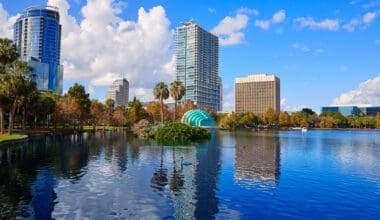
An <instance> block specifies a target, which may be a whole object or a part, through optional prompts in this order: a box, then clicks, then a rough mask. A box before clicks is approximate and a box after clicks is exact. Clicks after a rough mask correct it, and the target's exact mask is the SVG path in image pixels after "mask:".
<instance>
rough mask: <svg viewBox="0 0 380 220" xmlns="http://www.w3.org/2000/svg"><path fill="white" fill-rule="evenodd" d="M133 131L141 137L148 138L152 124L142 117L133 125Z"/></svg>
mask: <svg viewBox="0 0 380 220" xmlns="http://www.w3.org/2000/svg"><path fill="white" fill-rule="evenodd" d="M132 132H133V133H134V134H135V135H137V136H138V137H139V138H142V139H148V138H149V137H150V136H151V134H150V132H151V126H150V123H149V121H148V120H146V119H142V120H140V121H139V122H138V123H136V124H134V125H133V128H132Z"/></svg>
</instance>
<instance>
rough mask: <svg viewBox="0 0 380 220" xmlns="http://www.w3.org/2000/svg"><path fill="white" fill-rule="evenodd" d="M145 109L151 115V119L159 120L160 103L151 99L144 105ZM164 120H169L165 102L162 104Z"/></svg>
mask: <svg viewBox="0 0 380 220" xmlns="http://www.w3.org/2000/svg"><path fill="white" fill-rule="evenodd" d="M146 111H147V112H148V113H149V114H150V115H151V116H152V118H153V121H155V122H156V121H160V120H161V103H160V102H156V101H152V102H149V103H148V104H147V106H146ZM163 112H164V121H168V120H170V111H169V108H168V106H167V105H166V104H164V105H163Z"/></svg>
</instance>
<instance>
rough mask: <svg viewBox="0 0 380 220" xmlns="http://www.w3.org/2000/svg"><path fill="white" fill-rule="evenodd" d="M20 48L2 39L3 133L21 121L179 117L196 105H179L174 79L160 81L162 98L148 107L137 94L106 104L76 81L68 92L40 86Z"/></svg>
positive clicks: (124, 122) (51, 123) (49, 123)
mask: <svg viewBox="0 0 380 220" xmlns="http://www.w3.org/2000/svg"><path fill="white" fill-rule="evenodd" d="M18 58H19V55H18V53H17V48H16V46H15V45H14V44H13V42H12V41H11V40H9V39H0V133H4V132H5V128H6V127H7V130H8V133H9V134H11V133H12V131H13V129H14V127H15V126H17V127H18V128H21V129H23V130H25V129H29V128H63V129H66V128H70V129H74V130H81V129H83V127H84V126H86V125H87V126H88V125H90V126H92V127H93V128H94V129H95V128H96V127H97V126H99V125H101V126H132V125H133V124H135V123H137V122H138V121H140V120H142V119H146V120H148V121H149V122H151V123H155V122H161V123H163V122H164V121H179V120H180V118H181V117H182V115H183V114H184V113H185V112H186V111H188V110H191V109H195V108H196V107H197V106H196V105H195V104H194V103H193V102H191V101H185V102H184V103H183V104H182V105H177V102H178V100H180V99H182V97H183V96H184V94H185V88H184V86H183V84H182V82H180V81H174V82H172V83H171V84H170V88H169V87H168V85H166V84H165V83H164V82H160V83H158V84H157V85H156V86H155V88H154V89H153V95H154V97H155V98H156V99H157V100H158V101H152V102H149V103H147V105H146V107H145V108H144V107H143V104H142V102H141V101H140V100H138V99H136V98H134V99H133V100H132V101H130V102H129V103H128V104H127V105H126V106H124V105H121V106H115V103H114V101H113V100H111V99H109V100H106V102H105V103H101V102H99V101H98V100H90V98H89V94H88V93H86V91H85V88H84V86H83V85H80V84H77V83H75V84H74V85H73V86H72V87H70V88H69V90H68V92H67V93H66V94H64V95H58V94H55V93H52V92H50V91H39V90H38V89H37V86H36V83H35V80H34V77H35V76H34V75H33V74H31V72H33V71H32V69H31V68H30V67H28V65H27V63H26V62H24V61H21V60H19V59H18ZM169 96H170V97H172V99H173V100H174V101H175V104H174V108H173V109H170V108H169V106H168V105H166V104H164V102H163V101H164V100H166V99H168V98H169Z"/></svg>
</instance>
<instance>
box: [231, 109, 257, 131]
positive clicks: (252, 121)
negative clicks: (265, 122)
mask: <svg viewBox="0 0 380 220" xmlns="http://www.w3.org/2000/svg"><path fill="white" fill-rule="evenodd" d="M237 118H238V121H239V124H241V125H244V127H248V128H250V127H254V126H257V125H258V124H259V123H260V118H259V117H258V116H256V115H255V114H253V113H252V112H245V113H241V114H239V115H238V116H237Z"/></svg>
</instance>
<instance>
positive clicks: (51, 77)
mask: <svg viewBox="0 0 380 220" xmlns="http://www.w3.org/2000/svg"><path fill="white" fill-rule="evenodd" d="M14 42H15V44H16V46H17V49H18V53H19V56H20V59H21V60H23V61H26V62H28V64H29V66H31V67H32V68H33V73H34V75H35V77H36V78H35V81H36V83H37V87H38V89H40V90H45V91H47V90H49V91H53V92H55V93H59V94H61V93H62V79H63V66H62V65H60V54H61V25H60V24H59V12H58V8H56V7H52V6H39V7H30V8H27V9H25V11H24V12H23V14H22V15H21V16H20V17H19V18H18V19H17V21H16V23H15V25H14Z"/></svg>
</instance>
